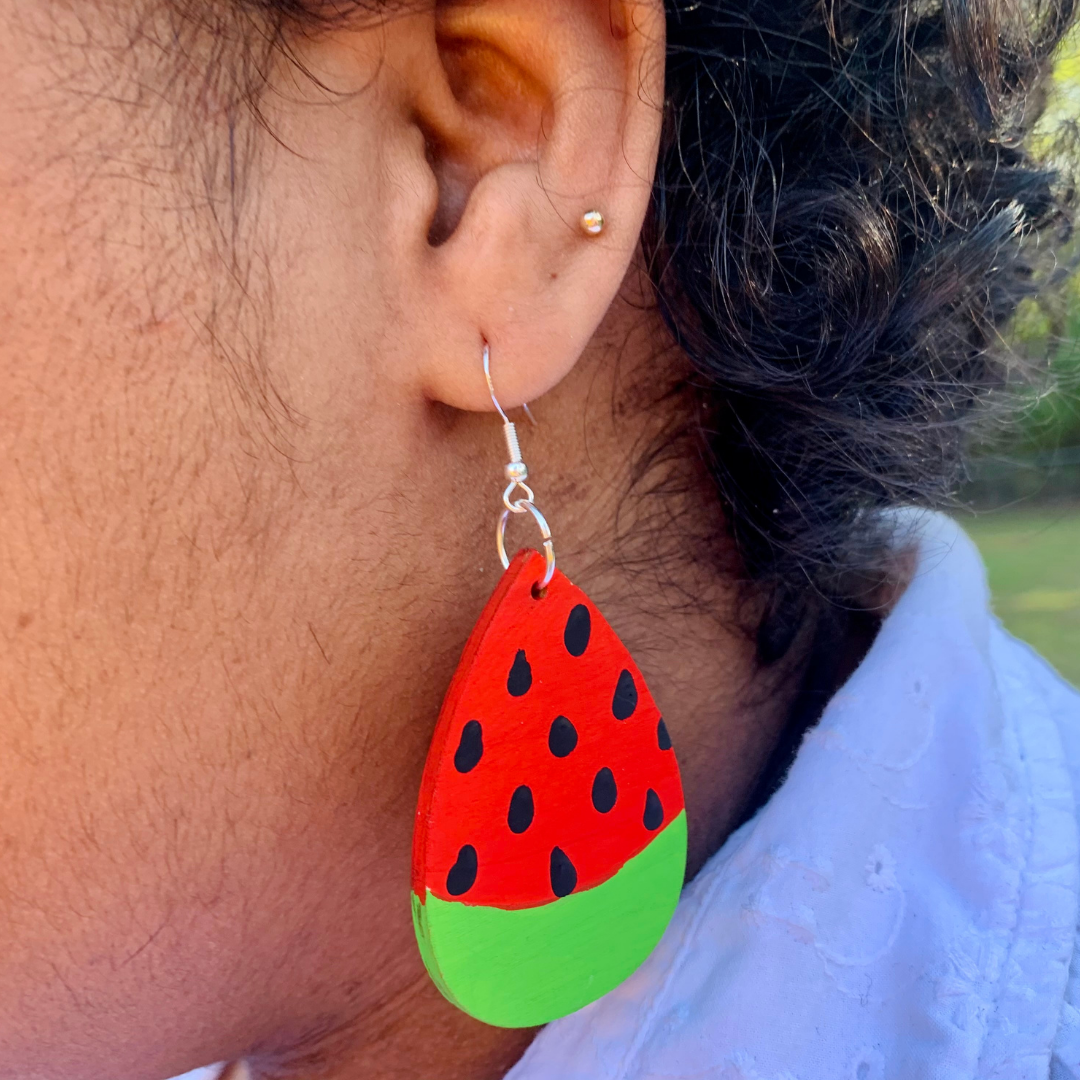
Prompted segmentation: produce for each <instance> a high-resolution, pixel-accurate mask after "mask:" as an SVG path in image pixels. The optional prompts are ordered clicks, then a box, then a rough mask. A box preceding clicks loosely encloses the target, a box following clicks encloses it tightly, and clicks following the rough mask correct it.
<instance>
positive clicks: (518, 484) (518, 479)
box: [484, 341, 555, 589]
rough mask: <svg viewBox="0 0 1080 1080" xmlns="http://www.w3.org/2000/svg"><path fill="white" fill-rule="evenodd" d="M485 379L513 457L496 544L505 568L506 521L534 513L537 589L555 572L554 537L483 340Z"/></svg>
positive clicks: (526, 411) (543, 587)
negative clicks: (540, 551) (539, 564)
mask: <svg viewBox="0 0 1080 1080" xmlns="http://www.w3.org/2000/svg"><path fill="white" fill-rule="evenodd" d="M484 379H485V380H486V381H487V388H488V393H489V394H490V395H491V402H492V404H493V405H494V406H495V411H496V412H497V413H498V414H499V416H500V417H501V418H502V422H503V438H504V440H505V441H506V453H507V456H508V457H509V459H510V460H509V461H508V462H507V463H506V465H505V467H504V468H503V472H504V474H505V476H506V479H507V480H508V481H509V483H508V484H507V486H506V490H505V491H504V492H503V496H502V501H503V506H504V507H505V509H504V510H503V511H502V513H501V514H500V515H499V524H498V526H497V527H496V530H495V546H496V548H497V549H498V552H499V559H500V560H501V562H502V564H503V569H507V568H509V566H510V559H509V558H508V557H507V554H506V523H507V521H509V520H510V515H511V514H524V513H529V514H532V516H533V520H534V521H535V522H536V524H537V525H538V526H539V528H540V535H541V537H542V538H543V548H544V563H545V567H544V577H543V579H542V580H540V581H538V582H537V584H536V587H537V589H545V588H547V586H548V585H549V584H550V582H551V579H552V578H553V577H554V576H555V545H554V541H553V540H552V538H551V529H550V527H549V526H548V523H547V519H546V518H545V517H544V515H543V514H542V513H540V511H539V509H537V507H536V505H535V503H534V502H533V498H534V496H533V490H532V488H531V487H529V485H528V484H527V483H525V481H526V480H528V478H529V468H528V466H527V465H526V464H525V462H524V460H523V459H522V457H521V444H520V443H519V442H518V435H517V427H516V426H515V424H514V422H513V420H511V419H510V417H509V416H507V415H506V412H505V410H504V409H503V407H502V405H500V404H499V399H498V398H497V397H496V396H495V385H494V383H493V382H492V381H491V348H490V346H489V345H488V343H487V342H486V341H485V342H484ZM524 409H525V413H526V415H527V416H528V417H529V419H530V420H531V421H532V422H533V424H535V423H536V420H535V419H534V418H533V414H532V413H531V412H530V411H529V406H528V405H525V406H524ZM516 491H520V494H518V495H517V497H516V498H515V497H514V493H515V492H516Z"/></svg>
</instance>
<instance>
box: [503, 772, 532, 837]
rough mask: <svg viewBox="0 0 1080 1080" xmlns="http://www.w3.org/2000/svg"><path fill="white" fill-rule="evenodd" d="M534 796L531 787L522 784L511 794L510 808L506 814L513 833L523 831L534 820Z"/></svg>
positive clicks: (507, 822)
mask: <svg viewBox="0 0 1080 1080" xmlns="http://www.w3.org/2000/svg"><path fill="white" fill-rule="evenodd" d="M533 813H534V810H533V797H532V792H531V791H530V790H529V788H528V787H527V786H526V785H525V784H522V785H521V787H519V788H518V789H517V790H516V791H515V792H514V794H513V795H511V796H510V809H509V811H507V814H506V824H507V825H509V826H510V831H511V832H512V833H523V832H524V831H525V830H526V829H527V828H528V827H529V826H530V825H531V824H532V820H533Z"/></svg>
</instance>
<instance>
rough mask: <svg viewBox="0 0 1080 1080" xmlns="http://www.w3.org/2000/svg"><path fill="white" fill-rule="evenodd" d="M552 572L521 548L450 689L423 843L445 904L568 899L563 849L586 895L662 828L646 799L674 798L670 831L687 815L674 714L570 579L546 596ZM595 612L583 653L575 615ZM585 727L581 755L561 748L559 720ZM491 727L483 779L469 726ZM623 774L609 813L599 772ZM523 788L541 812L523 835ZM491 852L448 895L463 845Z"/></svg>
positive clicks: (429, 876) (429, 775)
mask: <svg viewBox="0 0 1080 1080" xmlns="http://www.w3.org/2000/svg"><path fill="white" fill-rule="evenodd" d="M543 572H544V560H543V557H542V556H541V555H539V554H538V553H537V552H535V551H527V550H526V551H521V552H519V553H518V554H517V556H515V558H514V560H513V562H512V563H511V564H510V568H509V569H508V570H507V571H506V573H505V574H504V575H503V577H502V579H501V580H500V582H499V585H498V587H497V588H496V589H495V592H494V593H493V594H492V596H491V599H490V600H489V601H488V603H487V606H486V607H485V608H484V611H483V613H482V614H481V616H480V619H479V621H478V622H477V624H476V626H475V628H474V629H473V632H472V635H471V636H470V638H469V641H468V643H467V644H466V646H465V651H464V653H463V655H462V658H461V663H460V664H459V666H458V669H457V672H456V673H455V675H454V679H453V681H452V682H451V684H450V688H449V690H448V691H447V694H446V699H445V700H444V702H443V707H442V711H441V712H440V714H439V719H438V723H437V724H436V728H435V734H434V737H433V739H432V743H431V749H430V751H429V755H428V759H427V765H426V766H425V769H424V779H423V783H422V786H421V790H420V801H419V804H418V806H417V811H416V831H415V834H414V841H413V889H414V891H415V892H416V894H417V895H418V896H419V897H420V898H421V899H422V900H423V899H424V898H425V897H426V890H427V889H430V890H431V891H432V892H433V893H435V895H436V896H439V897H441V898H442V899H444V900H457V901H460V902H464V903H467V904H484V905H490V906H494V907H500V908H507V909H513V908H524V907H536V906H538V905H540V904H545V903H548V902H550V901H552V900H554V899H555V896H554V894H553V893H552V890H551V882H550V871H549V859H550V854H551V850H552V848H553V847H556V846H558V847H560V848H561V849H562V850H563V851H564V852H565V853H566V854H567V855H568V856H569V857H570V860H571V862H572V863H573V864H574V867H575V869H576V870H577V874H578V881H577V887H576V889H575V892H580V891H582V890H583V889H588V888H591V887H593V886H595V885H599V884H600V883H601V882H603V881H606V880H607V879H608V878H609V877H611V876H612V875H613V874H615V873H616V872H617V871H618V870H619V869H620V867H622V865H623V864H624V863H625V862H626V861H627V860H628V859H630V858H632V857H633V856H634V855H637V854H638V853H639V852H640V851H642V850H643V849H644V848H645V847H646V846H647V845H648V843H649V841H650V840H652V839H653V837H655V836H656V832H650V831H648V830H647V829H646V828H645V826H644V823H643V821H642V815H643V811H644V807H645V794H646V791H647V790H648V789H649V788H652V789H653V790H654V791H656V793H657V794H658V795H659V796H660V800H661V802H662V803H663V807H664V824H665V825H666V824H667V823H668V822H669V821H671V819H672V818H674V817H675V816H676V815H677V814H678V813H679V812H680V811H681V810H682V809H683V793H682V784H681V781H680V779H679V768H678V765H677V763H676V761H675V754H674V751H672V750H661V749H660V748H659V746H658V743H657V737H656V729H657V721H658V720H659V719H660V712H659V710H658V709H657V706H656V704H655V702H654V701H653V699H652V695H651V694H650V693H649V691H648V688H647V687H646V685H645V680H644V679H643V678H642V675H641V672H640V671H639V670H638V667H637V665H636V664H635V663H634V661H633V659H632V657H631V656H630V653H629V652H628V651H627V649H626V647H625V646H624V645H623V644H622V642H621V641H620V640H619V639H618V637H617V636H616V635H615V632H614V631H613V630H612V629H611V627H610V626H609V625H608V624H607V622H606V621H605V620H604V618H603V616H602V615H601V614H600V612H599V611H598V610H597V609H596V607H595V606H594V605H593V604H592V603H591V602H590V601H589V599H588V597H587V596H586V595H585V594H584V593H583V592H582V591H581V590H580V589H579V588H577V587H576V586H575V585H572V584H571V583H570V582H569V581H568V580H567V579H566V577H564V576H563V575H562V574H561V573H559V572H558V571H556V573H555V577H554V579H553V580H552V582H551V583H550V585H548V588H547V591H546V594H545V596H544V597H543V598H542V599H537V598H535V597H534V596H533V594H532V587H533V584H534V583H535V582H537V581H539V580H540V578H541V577H542V576H543ZM577 604H584V605H585V606H586V607H587V608H588V609H589V613H590V615H591V620H592V627H591V636H590V640H589V646H588V648H587V649H586V650H585V652H584V654H583V655H582V656H580V657H574V656H571V655H570V653H569V652H568V651H567V649H566V647H565V645H564V642H563V631H564V629H565V626H566V620H567V617H568V615H569V614H570V611H571V609H572V608H573V607H574V606H575V605H577ZM519 649H524V650H525V654H526V656H527V658H528V661H529V664H530V667H531V668H532V686H531V688H530V690H529V691H528V693H526V694H525V695H524V696H522V697H512V696H511V695H510V693H509V692H508V691H507V687H506V680H507V675H508V673H509V671H510V668H511V666H512V665H513V662H514V657H515V655H516V654H517V651H518V650H519ZM624 668H625V669H626V670H628V671H629V672H630V673H631V674H632V675H633V677H634V681H635V684H636V686H637V691H638V704H637V708H636V709H635V711H634V713H633V715H632V716H631V717H630V718H629V719H627V720H623V721H620V720H616V719H615V717H614V716H613V715H612V711H611V700H612V695H613V694H614V691H615V686H616V683H617V681H618V677H619V673H620V672H621V671H622V670H623V669H624ZM560 715H562V716H566V717H568V718H569V719H570V720H571V722H572V723H573V724H574V727H575V728H576V729H577V733H578V744H577V747H576V748H575V749H574V750H573V752H572V753H570V754H569V756H567V757H565V758H557V757H555V756H554V755H553V754H552V753H551V751H550V750H549V749H548V731H549V729H550V726H551V722H552V720H554V719H555V717H556V716H560ZM470 720H479V721H480V723H481V724H482V725H483V738H484V753H483V757H482V758H481V760H480V762H479V764H477V765H476V767H475V768H473V769H472V770H471V771H470V772H467V773H464V774H462V773H459V772H458V771H457V770H456V769H455V768H454V753H455V751H456V750H457V747H458V743H459V740H460V737H461V731H462V728H463V727H464V726H465V724H466V723H467V722H468V721H470ZM604 767H607V768H609V769H611V771H612V773H613V774H614V776H615V781H616V784H617V785H618V792H619V796H618V801H617V803H616V805H615V807H614V809H612V810H611V811H609V812H608V813H606V814H601V813H599V812H598V811H597V810H596V809H595V808H594V807H593V804H592V784H593V778H594V777H595V775H596V773H597V771H598V770H600V769H601V768H604ZM521 784H527V785H528V786H529V787H530V788H531V789H532V793H533V801H534V804H535V817H534V819H533V822H532V824H531V825H530V826H529V828H528V829H527V830H526V831H525V832H523V833H521V834H519V835H515V834H514V833H512V832H511V831H510V828H509V826H508V824H507V810H508V808H509V805H510V797H511V795H512V794H513V792H514V790H515V789H516V788H517V787H518V786H519V785H521ZM464 844H471V845H472V846H473V847H474V848H476V851H477V863H478V867H479V869H478V872H477V876H476V882H475V884H474V885H473V886H472V888H470V889H469V890H468V892H467V893H465V894H464V895H461V896H456V897H455V896H451V895H450V894H449V893H448V892H447V891H446V876H447V873H448V872H449V870H450V868H451V866H453V864H454V862H455V861H456V859H457V856H458V852H459V850H460V849H461V847H462V845H464Z"/></svg>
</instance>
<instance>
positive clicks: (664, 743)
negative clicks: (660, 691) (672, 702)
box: [656, 716, 671, 750]
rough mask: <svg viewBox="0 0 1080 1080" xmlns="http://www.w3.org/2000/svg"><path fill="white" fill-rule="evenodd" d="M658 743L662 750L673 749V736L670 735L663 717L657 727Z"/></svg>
mask: <svg viewBox="0 0 1080 1080" xmlns="http://www.w3.org/2000/svg"><path fill="white" fill-rule="evenodd" d="M656 742H657V745H658V746H659V747H660V749H661V750H670V749H671V736H670V735H669V734H668V729H667V724H665V723H664V718H663V717H662V716H661V717H660V723H658V724H657V725H656Z"/></svg>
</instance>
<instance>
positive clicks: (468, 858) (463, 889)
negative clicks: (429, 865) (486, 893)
mask: <svg viewBox="0 0 1080 1080" xmlns="http://www.w3.org/2000/svg"><path fill="white" fill-rule="evenodd" d="M475 881H476V848H474V847H473V846H472V844H466V845H465V846H464V847H463V848H462V849H461V850H460V851H459V852H458V853H457V862H456V863H454V865H453V866H451V867H450V873H449V874H447V875H446V891H447V892H448V893H449V894H450V895H451V896H461V894H462V893H467V892H468V891H469V890H470V889H471V888H472V887H473V883H474V882H475Z"/></svg>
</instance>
